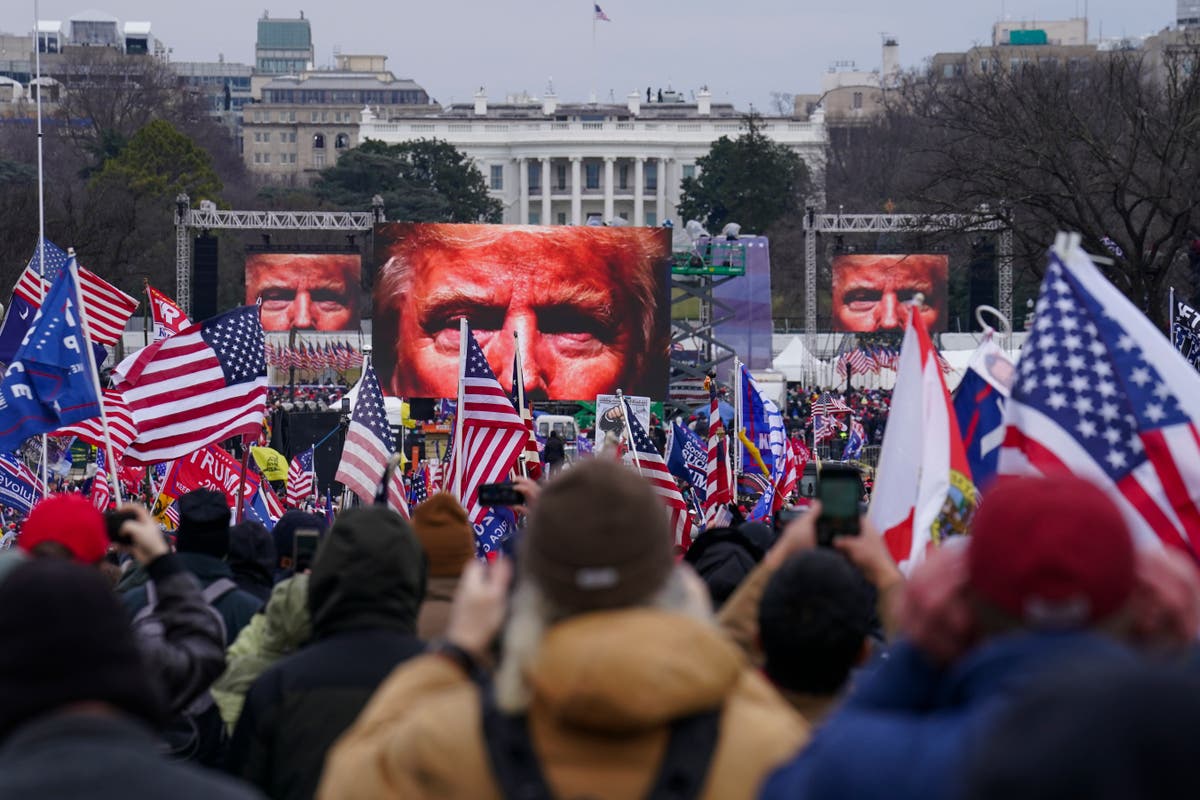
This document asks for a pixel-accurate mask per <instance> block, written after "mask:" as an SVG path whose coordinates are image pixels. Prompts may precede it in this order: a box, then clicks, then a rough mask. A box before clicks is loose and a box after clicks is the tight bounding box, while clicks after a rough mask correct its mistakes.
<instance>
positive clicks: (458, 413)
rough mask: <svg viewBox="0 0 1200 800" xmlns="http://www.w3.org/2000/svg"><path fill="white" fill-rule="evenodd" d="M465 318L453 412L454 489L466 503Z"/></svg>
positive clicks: (461, 326)
mask: <svg viewBox="0 0 1200 800" xmlns="http://www.w3.org/2000/svg"><path fill="white" fill-rule="evenodd" d="M470 332H471V331H470V328H469V326H468V325H467V320H466V318H465V317H464V318H462V319H460V320H459V321H458V407H457V408H456V409H455V414H454V491H455V493H456V494H457V495H458V502H460V503H463V505H466V498H465V497H463V491H462V489H463V457H462V456H463V451H462V437H463V429H462V426H463V382H464V381H465V380H466V375H467V336H468V334H470Z"/></svg>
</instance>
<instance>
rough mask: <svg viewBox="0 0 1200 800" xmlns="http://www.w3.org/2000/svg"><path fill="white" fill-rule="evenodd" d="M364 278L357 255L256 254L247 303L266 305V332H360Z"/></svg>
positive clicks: (249, 267) (252, 259) (251, 264)
mask: <svg viewBox="0 0 1200 800" xmlns="http://www.w3.org/2000/svg"><path fill="white" fill-rule="evenodd" d="M361 273H362V261H361V258H360V257H359V256H357V255H348V254H335V253H321V254H311V253H257V254H254V255H251V256H250V257H249V258H247V259H246V304H247V305H252V304H254V303H255V302H257V301H258V300H259V299H261V300H262V323H263V330H267V331H287V330H291V329H292V328H296V329H299V330H318V331H344V330H351V329H354V330H357V329H358V325H359V311H358V307H359V295H360V290H359V281H360V278H361Z"/></svg>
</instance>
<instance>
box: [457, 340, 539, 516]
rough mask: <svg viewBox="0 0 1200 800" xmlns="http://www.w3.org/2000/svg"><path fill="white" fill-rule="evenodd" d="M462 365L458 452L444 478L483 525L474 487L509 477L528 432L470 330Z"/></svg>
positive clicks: (476, 489) (523, 447) (484, 514)
mask: <svg viewBox="0 0 1200 800" xmlns="http://www.w3.org/2000/svg"><path fill="white" fill-rule="evenodd" d="M465 335H466V337H467V352H466V363H465V364H463V366H462V370H463V385H462V387H461V388H460V391H461V392H462V403H461V404H460V405H461V407H460V408H459V409H458V410H459V417H458V420H457V422H458V425H459V427H460V428H461V430H462V450H461V452H458V451H455V452H454V453H453V454H452V455H451V457H450V466H449V470H448V472H447V473H446V476H447V478H446V479H447V480H448V481H449V483H450V485H451V486H452V487H453V490H454V491H455V493H458V492H459V491H460V490H461V493H459V494H458V497H459V501H460V502H461V503H462V504H463V507H464V508H466V509H467V516H468V517H470V519H471V522H472V524H475V525H481V524H483V518H484V517H485V516H487V508H486V507H485V506H481V505H480V504H479V487H480V485H481V484H484V483H498V482H500V481H503V480H504V479H505V478H507V477H508V473H509V472H511V471H512V469H513V467H515V466H516V464H517V457H518V456H520V455H521V451H522V450H524V449H525V442H526V441H527V439H528V437H529V430H528V429H527V428H526V427H525V422H524V421H523V420H522V419H521V416H520V415H519V414H518V413H517V409H516V408H514V407H513V404H512V401H511V400H510V399H509V398H508V395H507V394H505V392H504V389H503V387H501V386H500V382H499V381H497V380H496V375H495V373H493V372H492V368H491V367H489V366H488V362H487V357H486V356H484V354H483V350H481V349H480V348H479V343H478V342H477V341H475V335H474V334H472V333H471V330H470V328H467V329H466V330H465ZM460 458H461V459H462V475H463V478H462V486H461V487H460V486H458V485H457V477H456V476H457V472H456V470H457V469H458V459H460Z"/></svg>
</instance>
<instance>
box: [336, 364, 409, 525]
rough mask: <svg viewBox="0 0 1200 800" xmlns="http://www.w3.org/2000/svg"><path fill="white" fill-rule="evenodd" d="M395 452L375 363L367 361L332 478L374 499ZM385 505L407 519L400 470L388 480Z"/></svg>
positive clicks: (367, 499)
mask: <svg viewBox="0 0 1200 800" xmlns="http://www.w3.org/2000/svg"><path fill="white" fill-rule="evenodd" d="M395 452H396V439H395V437H394V436H392V429H391V428H390V427H388V419H387V408H386V407H385V406H384V404H383V392H382V391H380V389H379V378H377V377H376V376H375V366H374V365H373V364H368V365H367V369H366V371H364V372H363V376H362V380H361V381H360V382H359V384H358V402H357V403H355V404H354V412H353V413H352V414H351V415H350V428H349V429H348V430H347V431H346V443H345V444H344V445H343V446H342V460H341V463H339V464H338V468H337V473H336V474H335V475H334V476H333V479H334V480H335V481H337V482H338V483H340V484H342V485H343V486H345V487H346V488H347V489H349V490H350V491H352V492H354V493H355V494H356V495H358V498H359V499H360V500H362V501H363V502H364V503H373V502H375V493H376V491H377V490H378V489H379V484H380V482H381V481H383V475H384V472H385V471H386V470H387V465H388V460H389V459H391V457H392V455H394V454H395ZM387 500H388V503H387V504H388V507H389V508H391V509H392V510H393V511H395V512H397V513H398V514H400V516H402V517H404V518H405V519H408V499H407V498H406V497H405V492H404V480H403V477H402V476H401V474H400V470H396V471H395V472H393V473H392V480H391V481H390V482H389V483H388V492H387Z"/></svg>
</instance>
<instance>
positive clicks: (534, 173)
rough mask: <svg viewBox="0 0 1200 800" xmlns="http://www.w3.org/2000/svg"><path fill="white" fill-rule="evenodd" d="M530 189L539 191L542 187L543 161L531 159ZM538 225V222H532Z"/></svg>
mask: <svg viewBox="0 0 1200 800" xmlns="http://www.w3.org/2000/svg"><path fill="white" fill-rule="evenodd" d="M528 166H529V191H531V192H539V191H541V189H542V162H540V161H530V162H529V164H528ZM532 224H534V225H536V224H537V223H536V222H534V223H532Z"/></svg>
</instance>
